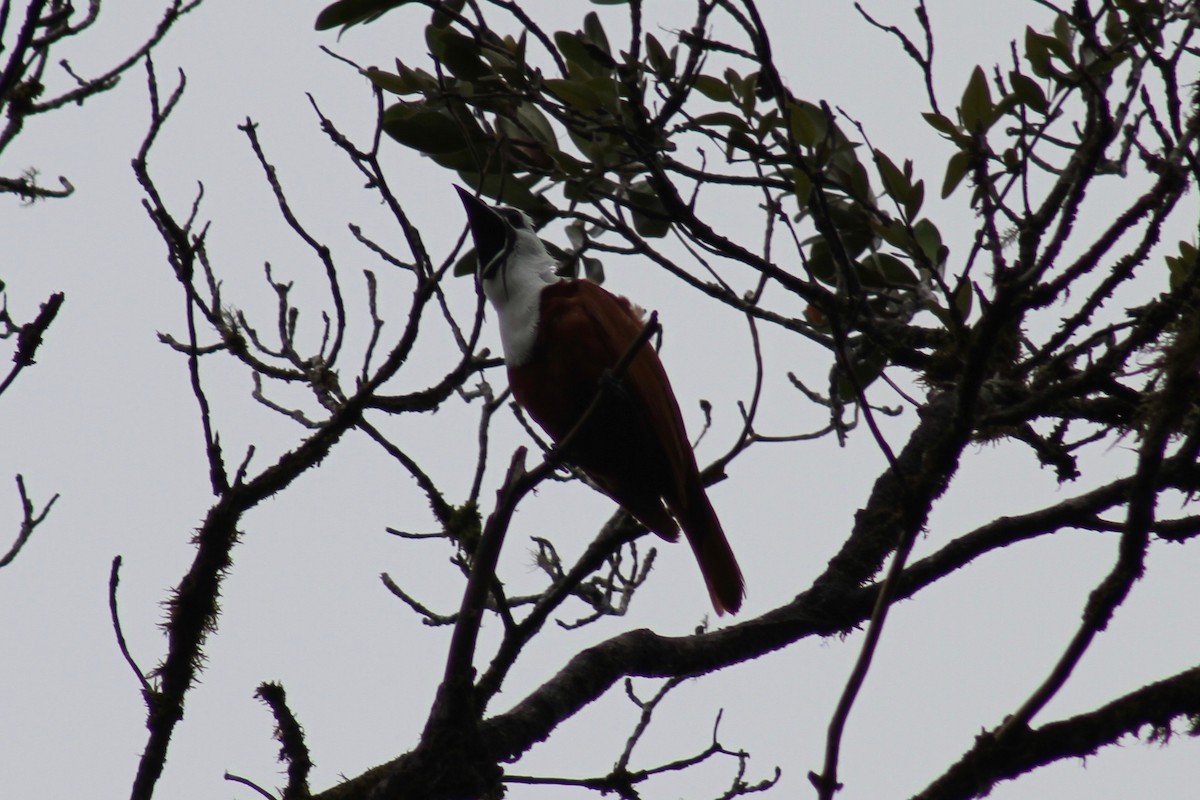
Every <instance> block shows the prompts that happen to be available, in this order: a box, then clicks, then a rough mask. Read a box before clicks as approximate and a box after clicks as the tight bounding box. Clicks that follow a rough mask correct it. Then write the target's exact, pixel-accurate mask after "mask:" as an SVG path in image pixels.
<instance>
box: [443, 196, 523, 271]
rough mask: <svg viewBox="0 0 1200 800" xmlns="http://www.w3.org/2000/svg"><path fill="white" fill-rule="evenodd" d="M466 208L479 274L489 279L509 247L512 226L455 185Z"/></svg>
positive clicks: (510, 244)
mask: <svg viewBox="0 0 1200 800" xmlns="http://www.w3.org/2000/svg"><path fill="white" fill-rule="evenodd" d="M454 188H455V189H456V190H457V191H458V197H459V199H460V200H462V204H463V208H465V209H466V210H467V223H468V224H469V225H470V226H471V238H473V239H474V240H475V257H476V258H477V259H478V261H479V274H480V275H482V276H483V277H484V278H490V277H492V275H494V274H495V272H496V270H497V269H499V267H500V265H501V264H502V263H503V262H504V258H505V256H506V255H507V254H508V250H509V248H510V247H511V246H512V229H511V228H510V227H509V225H508V223H507V222H505V221H504V218H503V217H501V216H500V215H499V214H497V213H496V210H495V209H494V208H492V207H491V206H489V205H488V204H487V203H484V202H483V201H482V200H480V199H479V198H477V197H475V196H474V195H473V194H471V193H470V192H468V191H467V190H466V189H464V188H462V187H461V186H455V187H454Z"/></svg>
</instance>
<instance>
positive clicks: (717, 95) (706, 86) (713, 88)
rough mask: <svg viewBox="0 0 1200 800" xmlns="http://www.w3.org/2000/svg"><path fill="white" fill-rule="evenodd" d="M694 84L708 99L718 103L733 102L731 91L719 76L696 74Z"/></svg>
mask: <svg viewBox="0 0 1200 800" xmlns="http://www.w3.org/2000/svg"><path fill="white" fill-rule="evenodd" d="M694 86H695V87H696V89H697V90H698V91H699V92H700V94H702V95H704V96H705V97H707V98H708V99H709V100H716V101H717V102H718V103H730V102H733V91H732V90H731V89H730V88H729V84H727V83H725V82H724V81H723V80H721V79H720V78H714V77H713V76H712V75H697V76H696V79H695V83H694Z"/></svg>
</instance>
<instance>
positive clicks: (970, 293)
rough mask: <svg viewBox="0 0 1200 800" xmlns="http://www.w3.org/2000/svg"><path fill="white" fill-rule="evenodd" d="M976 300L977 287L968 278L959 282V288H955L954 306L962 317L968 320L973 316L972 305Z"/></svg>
mask: <svg viewBox="0 0 1200 800" xmlns="http://www.w3.org/2000/svg"><path fill="white" fill-rule="evenodd" d="M974 300H975V287H974V285H973V284H972V283H971V282H970V281H967V280H962V281H959V282H958V288H957V289H955V290H954V307H955V308H956V309H957V310H958V316H959V318H960V319H963V320H966V319H967V317H969V316H971V306H972V305H973V303H974Z"/></svg>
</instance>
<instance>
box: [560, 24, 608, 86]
mask: <svg viewBox="0 0 1200 800" xmlns="http://www.w3.org/2000/svg"><path fill="white" fill-rule="evenodd" d="M554 44H555V46H557V47H558V51H559V52H560V53H562V57H563V60H565V61H566V62H567V72H568V74H569V75H570V77H571V78H573V79H576V80H582V79H585V78H590V77H592V76H594V75H604V74H607V73H608V70H606V69H605V68H604V67H602V66H601V65H600V64H598V63H596V60H595V59H594V58H593V57H592V54H591V53H590V52H588V48H587V47H586V46H585V45H584V43H583V41H582V39H581V38H580V36H579V34H575V33H569V32H568V31H556V32H555V34H554Z"/></svg>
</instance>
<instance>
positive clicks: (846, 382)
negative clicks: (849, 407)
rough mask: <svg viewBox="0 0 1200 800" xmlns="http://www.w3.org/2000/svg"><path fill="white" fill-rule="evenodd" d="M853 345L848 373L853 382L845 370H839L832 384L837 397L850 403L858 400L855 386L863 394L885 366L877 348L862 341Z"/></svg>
mask: <svg viewBox="0 0 1200 800" xmlns="http://www.w3.org/2000/svg"><path fill="white" fill-rule="evenodd" d="M854 345H855V346H854V348H853V351H852V354H851V356H850V371H851V374H853V375H854V380H853V381H852V380H851V379H850V376H849V375H847V374H846V372H845V370H843V369H841V368H839V369H838V370H837V373H838V376H837V380H836V381H835V382H834V391H835V393H836V394H837V396H838V397H839V398H841V399H843V400H850V401H854V400H858V394H857V392H856V391H855V388H856V386H857V389H858V390H860V391H864V392H865V391H866V389H867V387H868V386H870V385H871V384H872V383H874V382H875V380H876V379H877V378H878V377H879V376H880V375H882V374H883V368H884V367H885V366H887V356H886V355H885V354H884V352H883V351H882V350H880V349H879V348H878V347H876V346H874V345H873V344H870V343H869V342H867V341H866V340H863V339H859V340H857V341H856V342H855V343H854Z"/></svg>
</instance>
